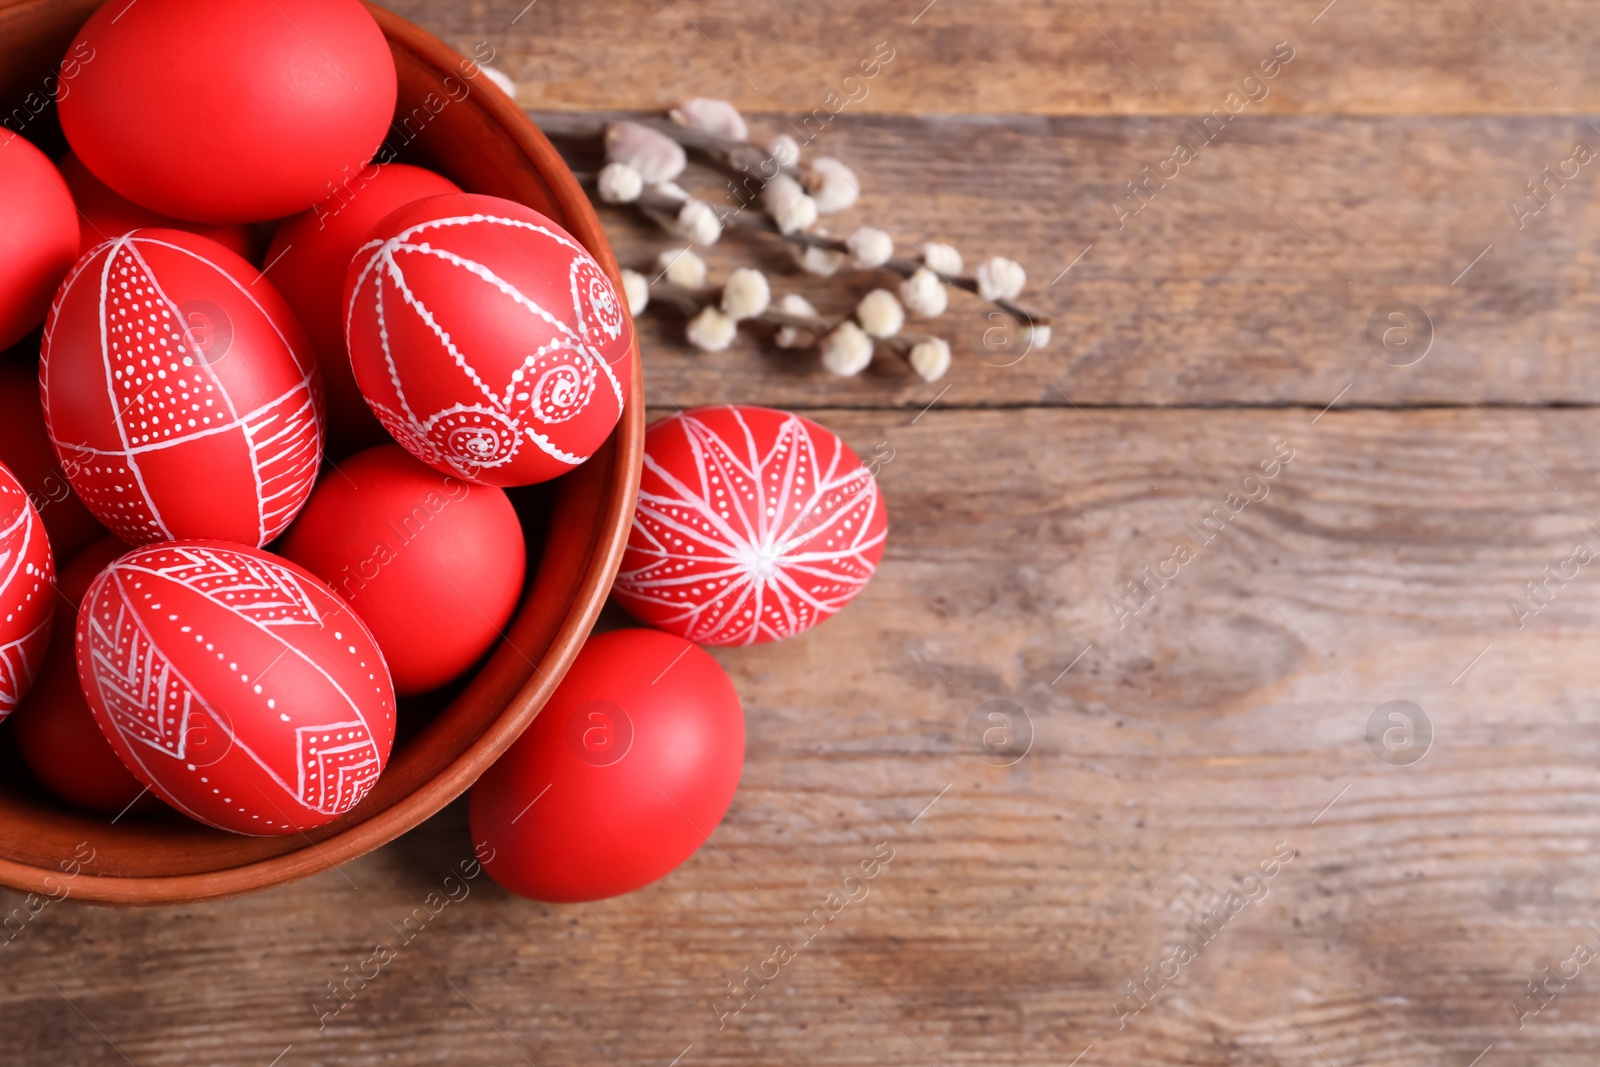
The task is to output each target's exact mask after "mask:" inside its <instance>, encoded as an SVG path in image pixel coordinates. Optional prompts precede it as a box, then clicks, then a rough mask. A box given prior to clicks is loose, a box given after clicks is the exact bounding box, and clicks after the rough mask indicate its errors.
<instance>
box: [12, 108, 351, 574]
mask: <svg viewBox="0 0 1600 1067" xmlns="http://www.w3.org/2000/svg"><path fill="white" fill-rule="evenodd" d="M75 95H76V94H74V96H75ZM39 383H40V389H41V391H42V393H43V396H44V415H45V425H46V426H47V427H48V428H49V431H50V441H51V443H52V444H53V445H54V446H55V449H56V455H57V456H58V457H59V458H60V460H61V466H62V468H63V469H64V470H65V471H66V472H67V478H68V480H69V481H71V483H72V488H73V489H75V490H76V491H77V493H78V495H79V496H80V497H82V498H83V502H84V503H85V504H86V505H88V508H89V510H90V511H91V512H93V513H94V516H95V518H97V519H99V520H100V521H101V522H103V523H104V524H105V525H106V527H107V528H108V529H110V530H111V532H112V533H114V534H116V535H117V536H118V537H120V538H122V539H123V540H124V541H127V542H128V543H130V544H142V543H145V542H150V541H171V540H176V539H180V538H194V537H215V538H220V539H223V540H227V541H238V542H240V543H241V544H249V545H263V544H266V543H267V542H268V541H270V540H272V539H273V538H274V537H276V536H278V534H279V533H280V532H282V531H283V529H284V528H285V527H286V526H288V525H289V521H290V520H291V519H293V518H294V516H295V513H296V512H297V511H299V510H300V505H301V504H303V503H305V500H306V497H307V496H309V495H310V493H311V485H312V482H313V480H314V479H315V478H316V473H317V465H318V464H319V463H320V462H321V460H322V425H321V424H322V415H321V411H320V398H319V385H318V382H317V377H316V363H315V360H314V358H313V357H312V355H311V351H310V345H309V344H308V343H307V341H306V339H305V334H304V332H303V331H301V329H300V324H299V323H297V322H295V320H294V316H293V315H292V314H291V313H290V311H289V308H288V306H287V305H286V304H284V302H283V298H282V297H280V296H279V295H278V294H277V292H276V290H274V289H273V288H272V284H271V283H270V282H268V281H267V280H266V279H265V278H262V277H261V276H260V274H259V273H258V272H257V271H256V270H255V268H253V267H251V266H250V264H249V263H246V262H245V261H244V260H243V259H241V258H239V257H238V256H237V255H235V254H234V253H232V252H230V251H228V250H227V249H226V248H223V247H222V246H221V245H219V244H217V243H216V242H215V241H208V240H206V239H205V238H204V237H197V236H195V235H194V234H192V233H183V232H181V231H179V230H135V231H134V232H133V233H131V234H129V235H127V236H126V237H119V238H117V239H116V240H114V241H111V242H108V243H106V244H104V245H101V246H100V247H99V248H96V249H95V250H94V251H93V252H91V253H89V254H88V255H86V256H84V257H83V258H82V259H80V260H79V261H78V263H77V265H76V266H75V267H73V269H72V273H71V274H69V275H68V276H67V280H66V281H65V282H63V283H62V286H61V291H60V292H59V293H58V294H57V295H56V302H55V305H54V306H53V307H52V308H51V309H50V318H49V319H48V321H47V322H46V324H45V336H44V348H43V352H42V354H41V358H40V363H39Z"/></svg>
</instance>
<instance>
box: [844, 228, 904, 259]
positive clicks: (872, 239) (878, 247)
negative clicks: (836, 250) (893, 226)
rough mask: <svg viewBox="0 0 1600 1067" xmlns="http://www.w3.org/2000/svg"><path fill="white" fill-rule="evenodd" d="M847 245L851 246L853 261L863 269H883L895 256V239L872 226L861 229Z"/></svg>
mask: <svg viewBox="0 0 1600 1067" xmlns="http://www.w3.org/2000/svg"><path fill="white" fill-rule="evenodd" d="M845 244H847V245H849V246H850V256H851V261H852V262H853V263H854V264H855V265H856V266H858V267H861V268H862V269H868V268H871V267H881V266H883V265H884V264H885V263H887V262H889V260H890V258H891V257H893V256H894V238H892V237H890V236H889V235H888V234H886V233H884V232H883V231H882V230H877V229H873V228H872V227H871V226H863V227H861V229H859V230H857V231H856V232H855V233H853V234H851V235H850V236H849V237H848V238H847V239H846V240H845Z"/></svg>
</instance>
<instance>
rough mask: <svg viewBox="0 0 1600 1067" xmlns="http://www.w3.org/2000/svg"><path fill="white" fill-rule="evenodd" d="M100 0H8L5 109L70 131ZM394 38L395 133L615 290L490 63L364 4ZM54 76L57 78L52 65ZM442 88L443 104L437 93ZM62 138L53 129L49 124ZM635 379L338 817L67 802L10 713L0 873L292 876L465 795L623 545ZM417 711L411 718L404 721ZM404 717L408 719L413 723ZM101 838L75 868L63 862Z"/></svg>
mask: <svg viewBox="0 0 1600 1067" xmlns="http://www.w3.org/2000/svg"><path fill="white" fill-rule="evenodd" d="M97 6H99V4H98V2H96V0H0V104H3V107H0V117H6V116H9V119H8V121H7V122H6V125H7V126H9V127H10V128H12V129H15V130H18V131H19V132H21V133H23V134H25V135H26V136H28V137H30V138H31V139H34V140H35V141H37V142H39V143H41V144H43V145H44V146H45V147H46V150H47V151H54V150H56V149H58V148H59V147H60V145H61V142H60V141H59V129H58V127H56V125H55V119H54V114H53V110H54V109H53V105H51V106H46V101H47V100H48V99H49V97H50V95H51V92H52V91H53V89H54V86H55V81H54V79H53V77H51V75H52V72H53V70H54V67H55V64H56V63H58V62H59V60H60V57H61V56H62V55H63V54H64V53H65V51H66V49H67V46H68V45H69V44H70V43H71V40H72V38H73V36H74V35H75V34H76V33H77V31H78V29H79V27H81V26H82V25H83V23H84V21H85V20H86V19H87V18H88V17H89V14H90V13H91V12H92V11H93V10H94V9H95V8H96V7H97ZM372 13H373V15H374V16H375V17H376V18H377V20H378V23H379V25H380V26H382V27H383V31H384V33H385V34H386V35H387V36H388V38H389V45H390V48H391V49H392V50H393V52H394V58H395V66H396V67H397V68H398V70H399V80H400V97H399V106H398V109H397V114H396V120H395V125H394V127H393V130H394V131H396V132H394V133H393V134H392V137H393V140H392V141H391V144H392V145H393V146H394V147H395V148H396V149H397V150H398V151H399V152H400V158H402V159H405V160H407V161H410V162H414V163H419V164H422V165H424V166H428V167H432V168H434V169H435V170H438V171H440V172H442V173H443V174H445V175H446V176H447V177H449V178H450V179H452V180H453V181H455V182H456V183H457V184H459V185H460V186H462V187H463V188H464V189H467V190H469V191H471V192H477V193H488V194H492V195H494V196H502V197H506V198H509V199H512V200H517V201H520V202H522V203H524V204H527V205H529V206H530V207H533V208H534V209H536V210H538V211H542V212H544V213H545V214H546V215H548V216H550V217H551V218H553V219H555V220H556V221H557V222H559V223H560V224H561V225H562V226H564V227H566V228H567V230H568V231H570V232H571V233H572V234H573V235H574V236H576V237H577V239H578V240H579V241H581V242H583V244H584V245H585V246H586V247H587V248H588V249H589V251H590V252H592V253H593V254H594V256H595V258H596V259H598V260H599V261H600V263H601V265H602V266H604V267H605V269H606V271H607V272H608V273H609V274H610V275H611V278H612V282H613V284H615V285H616V286H617V289H618V291H621V288H622V285H621V280H620V278H619V277H618V273H617V265H616V259H615V257H614V256H613V255H612V252H611V247H610V245H609V244H607V242H606V238H605V235H604V234H603V233H602V232H601V229H600V222H599V220H598V219H597V218H596V217H595V213H594V210H593V209H592V208H591V207H590V205H589V201H588V200H587V199H586V198H585V197H584V195H583V192H582V190H581V189H580V188H579V187H578V183H577V181H576V180H575V179H574V178H573V176H572V173H571V171H570V170H568V169H567V167H566V165H565V164H564V163H563V162H562V160H561V157H560V156H559V155H557V153H556V151H555V149H553V148H552V147H551V145H550V142H549V141H547V140H546V139H545V137H544V135H543V134H541V133H540V132H539V131H538V129H536V128H535V127H534V125H533V124H532V123H531V122H530V121H529V120H528V118H527V117H526V116H525V115H524V114H523V113H522V111H521V110H519V109H518V108H517V106H516V105H515V104H514V103H512V102H511V101H510V100H509V99H507V98H506V97H505V95H504V94H503V93H501V92H500V91H499V90H498V89H496V88H495V87H494V85H493V84H492V83H491V82H490V81H489V79H488V77H487V76H485V75H483V74H482V73H481V72H479V71H478V70H477V68H476V67H474V66H473V65H472V64H471V63H470V62H468V61H465V60H463V59H462V57H460V56H459V55H457V54H456V53H455V52H453V51H452V50H451V49H449V48H448V47H446V46H445V45H444V44H443V43H441V42H440V41H439V40H438V39H437V38H435V37H433V36H431V35H430V34H428V33H425V32H424V31H422V30H420V29H418V28H417V27H416V26H413V25H411V24H410V23H408V22H406V21H405V20H404V19H401V18H398V17H396V16H395V15H392V14H390V13H389V12H387V11H384V10H382V9H380V8H377V7H373V8H372ZM47 78H48V79H50V80H47ZM441 102H443V106H440V104H441ZM52 138H54V140H52ZM643 393H644V390H643V387H642V384H641V381H640V377H639V360H638V353H637V351H635V353H634V379H633V392H632V397H631V399H630V400H629V401H628V405H627V409H626V410H625V411H624V413H623V416H622V421H621V423H620V424H619V425H618V427H617V430H616V431H615V432H614V433H613V434H612V436H611V439H610V440H609V441H608V442H607V443H606V445H605V446H604V447H603V448H601V450H600V451H599V452H598V453H597V454H596V455H595V456H594V457H593V458H592V459H591V460H589V462H587V463H585V464H584V465H583V466H582V467H579V468H578V469H577V470H575V471H574V472H572V473H571V474H568V475H566V476H565V477H563V478H560V479H558V480H557V481H555V482H552V483H549V484H548V485H547V486H544V487H534V488H533V489H531V490H527V491H519V494H518V495H517V497H516V502H517V504H518V510H519V512H520V513H521V514H522V515H523V519H524V528H525V530H526V531H527V533H528V541H529V559H528V574H529V576H530V577H529V581H528V584H527V588H526V589H525V591H524V594H523V599H522V603H521V605H520V606H519V607H518V609H517V614H516V616H515V617H514V619H513V621H512V623H511V625H510V626H509V627H508V628H507V631H506V634H505V639H504V640H503V641H502V642H501V643H500V645H499V646H498V647H497V648H496V649H495V650H494V651H493V652H492V653H491V654H490V655H489V656H488V657H487V659H486V660H485V661H484V662H482V663H481V664H480V665H479V666H478V668H477V669H476V671H475V673H474V674H473V675H472V676H471V677H470V678H469V679H468V680H466V681H465V683H464V684H459V683H458V685H457V686H455V687H454V688H453V689H451V690H449V691H448V692H446V693H445V694H443V695H441V696H439V697H438V698H436V699H434V700H433V701H432V702H431V704H430V703H426V702H425V703H424V705H423V706H420V707H418V706H413V707H407V706H406V705H405V704H402V707H401V715H400V737H399V738H397V740H396V744H395V749H394V752H393V754H392V756H391V757H390V760H389V765H388V768H387V769H386V770H385V771H384V774H383V777H382V778H380V779H379V781H378V784H377V786H376V787H375V788H374V789H373V791H372V793H371V794H369V795H368V796H367V797H366V799H365V800H363V801H362V802H361V803H360V804H359V805H358V806H357V807H356V808H355V809H353V810H352V811H350V812H349V813H348V814H346V815H345V816H344V817H342V818H340V819H338V820H335V821H334V822H332V823H329V824H328V825H326V826H323V827H321V828H319V829H317V830H313V831H311V832H310V833H307V834H302V835H298V836H293V837H282V838H259V837H241V836H238V835H235V834H229V833H224V832H222V831H218V830H212V829H210V828H208V827H205V826H201V825H199V824H198V823H193V822H190V821H188V820H186V819H183V818H182V817H180V816H176V815H174V814H170V813H163V814H157V815H155V816H152V817H140V816H136V815H128V816H125V817H123V818H121V819H118V820H117V821H116V822H115V823H113V822H112V821H111V819H110V818H109V817H108V816H103V815H93V814H88V813H84V812H79V811H75V810H74V809H72V808H70V807H68V806H67V805H65V804H63V803H61V802H60V801H57V800H55V799H54V798H52V797H51V796H50V795H49V794H48V793H46V792H45V791H44V790H43V789H42V788H41V787H39V786H38V785H36V784H35V783H34V782H33V781H32V778H31V776H30V775H29V774H28V772H27V770H26V768H25V767H24V766H23V765H22V763H21V761H20V759H19V758H18V757H17V754H16V751H15V745H14V742H13V740H12V739H11V737H10V734H9V731H7V730H5V729H3V728H0V884H4V885H6V886H10V887H12V888H15V889H18V890H22V891H25V892H33V893H39V894H49V895H51V896H55V897H60V896H61V894H62V891H63V887H65V891H66V892H67V893H68V894H69V895H70V896H71V897H74V898H76V899H79V900H85V901H94V902H99V903H108V904H174V903H187V902H192V901H200V900H212V899H216V898H220V897H227V896H234V895H237V894H240V893H248V892H251V891H254V890H258V889H266V888H269V887H271V886H276V885H282V884H284V883H285V882H291V881H294V880H295V879H299V878H305V877H306V876H308V875H312V874H316V873H318V872H319V871H324V870H327V869H328V868H329V867H332V866H335V865H337V864H342V863H344V862H346V861H348V860H350V859H353V858H355V857H356V856H360V855H361V854H363V853H365V852H369V851H371V850H372V849H375V848H377V847H378V846H379V845H382V844H384V843H385V842H387V841H390V840H393V839H394V838H396V837H398V836H399V835H401V834H403V833H405V832H406V831H407V830H410V829H411V828H412V827H414V826H416V825H417V824H419V823H421V822H422V821H423V820H424V819H426V818H428V817H429V816H430V815H433V814H434V813H435V812H437V811H438V810H439V809H440V808H442V807H444V806H445V805H446V804H448V803H449V802H450V801H451V800H453V799H455V798H456V797H457V796H459V795H460V794H461V793H462V792H463V791H465V790H466V789H467V787H468V786H470V785H471V784H472V783H473V781H475V780H476V779H477V777H478V775H479V774H481V773H483V771H484V770H486V769H487V768H488V767H489V765H490V764H491V763H493V762H494V760H495V759H496V757H498V756H499V755H500V754H501V753H502V752H504V751H505V749H506V748H507V747H508V746H509V745H510V744H511V742H512V741H514V740H516V738H517V736H518V735H519V734H521V733H522V731H523V729H524V728H525V727H526V726H527V725H528V723H529V722H531V721H532V720H533V717H534V716H535V715H537V714H538V713H539V709H540V708H541V707H542V706H543V705H544V703H545V700H546V699H547V698H548V697H549V696H550V693H551V690H552V689H554V687H555V685H556V683H557V682H559V681H560V680H561V677H562V675H563V674H564V673H565V672H566V670H567V667H568V666H569V665H570V664H571V663H572V659H573V657H574V656H575V655H576V654H577V652H578V649H579V648H580V647H581V646H582V644H583V641H584V638H586V637H587V636H588V634H589V630H590V628H591V627H592V626H593V624H594V621H595V617H596V616H597V615H598V614H599V611H600V608H601V606H602V605H603V603H604V602H605V598H606V594H607V592H608V591H609V590H610V588H611V581H612V579H613V577H614V576H615V575H616V571H617V565H618V562H619V560H620V559H621V554H622V548H623V543H624V542H625V540H626V538H627V534H628V526H629V522H630V520H631V518H632V514H633V504H634V496H635V494H636V493H637V491H638V484H639V469H640V456H641V449H642V446H643V440H644V404H643V400H642V398H643ZM408 720H409V724H408ZM408 725H409V729H408ZM91 849H92V850H93V851H92V854H93V859H92V860H91V861H89V862H88V863H85V864H82V865H81V870H78V871H77V872H76V873H75V874H73V875H72V877H70V878H69V877H67V876H66V874H65V873H64V872H65V871H67V870H69V869H72V868H73V867H75V866H76V865H75V864H74V863H73V859H74V857H75V856H76V857H77V858H78V859H80V860H81V859H82V858H83V857H84V856H86V855H89V854H90V852H89V850H91Z"/></svg>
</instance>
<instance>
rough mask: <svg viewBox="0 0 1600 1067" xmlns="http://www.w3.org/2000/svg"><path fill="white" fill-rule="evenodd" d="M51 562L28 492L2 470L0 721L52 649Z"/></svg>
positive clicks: (53, 574) (24, 692) (53, 572)
mask: <svg viewBox="0 0 1600 1067" xmlns="http://www.w3.org/2000/svg"><path fill="white" fill-rule="evenodd" d="M55 583H56V568H55V558H54V557H53V556H52V555H51V553H50V540H49V538H47V537H46V536H45V532H44V520H42V519H40V518H39V513H38V512H37V511H35V510H34V507H33V504H32V503H31V502H29V500H28V492H27V490H25V489H23V488H22V483H21V482H19V481H17V479H16V476H15V475H13V474H12V473H11V472H10V471H9V470H7V469H6V468H5V467H4V466H0V719H4V718H5V717H6V716H7V715H10V714H11V712H12V711H13V710H14V709H15V708H16V706H17V705H18V704H19V703H21V701H22V698H23V697H24V696H26V695H27V692H28V688H29V686H31V685H32V684H33V679H34V675H35V674H36V673H37V672H38V670H39V666H40V664H42V663H43V662H44V655H45V652H46V651H47V650H48V649H49V647H50V620H51V619H52V618H53V617H54V615H55V606H56V590H55Z"/></svg>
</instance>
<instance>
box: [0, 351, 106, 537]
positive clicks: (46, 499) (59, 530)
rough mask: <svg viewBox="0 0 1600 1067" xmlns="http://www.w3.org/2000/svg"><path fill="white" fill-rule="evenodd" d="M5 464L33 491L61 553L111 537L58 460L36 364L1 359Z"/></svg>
mask: <svg viewBox="0 0 1600 1067" xmlns="http://www.w3.org/2000/svg"><path fill="white" fill-rule="evenodd" d="M0 463H4V464H5V465H6V466H7V467H9V468H10V470H11V473H12V474H13V475H15V476H16V479H17V481H19V482H21V483H22V487H23V488H24V489H26V490H27V491H28V500H29V501H31V502H32V504H33V507H34V510H35V511H37V512H38V513H39V517H40V518H41V519H43V520H44V528H45V532H46V533H47V534H49V535H50V550H51V551H52V552H54V553H55V555H56V556H57V557H59V558H61V559H72V558H73V557H75V556H76V555H77V554H78V553H80V552H82V551H83V550H84V549H85V548H87V547H89V545H91V544H93V543H94V542H95V541H96V540H98V539H99V538H101V537H104V536H105V533H106V531H105V527H103V526H101V525H100V524H99V523H98V522H96V521H95V519H94V516H93V515H91V514H89V509H88V508H86V507H84V506H83V501H81V500H79V499H78V497H77V494H75V493H74V492H73V491H72V487H71V486H70V485H68V484H67V476H66V474H65V473H63V472H62V470H61V465H60V464H58V463H57V462H56V454H55V451H54V450H53V449H51V447H50V435H49V434H47V433H46V432H45V429H44V410H43V409H42V408H41V407H40V406H39V374H38V372H37V371H35V370H34V369H33V368H32V366H31V365H30V366H27V367H24V366H20V365H17V364H14V363H0Z"/></svg>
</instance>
